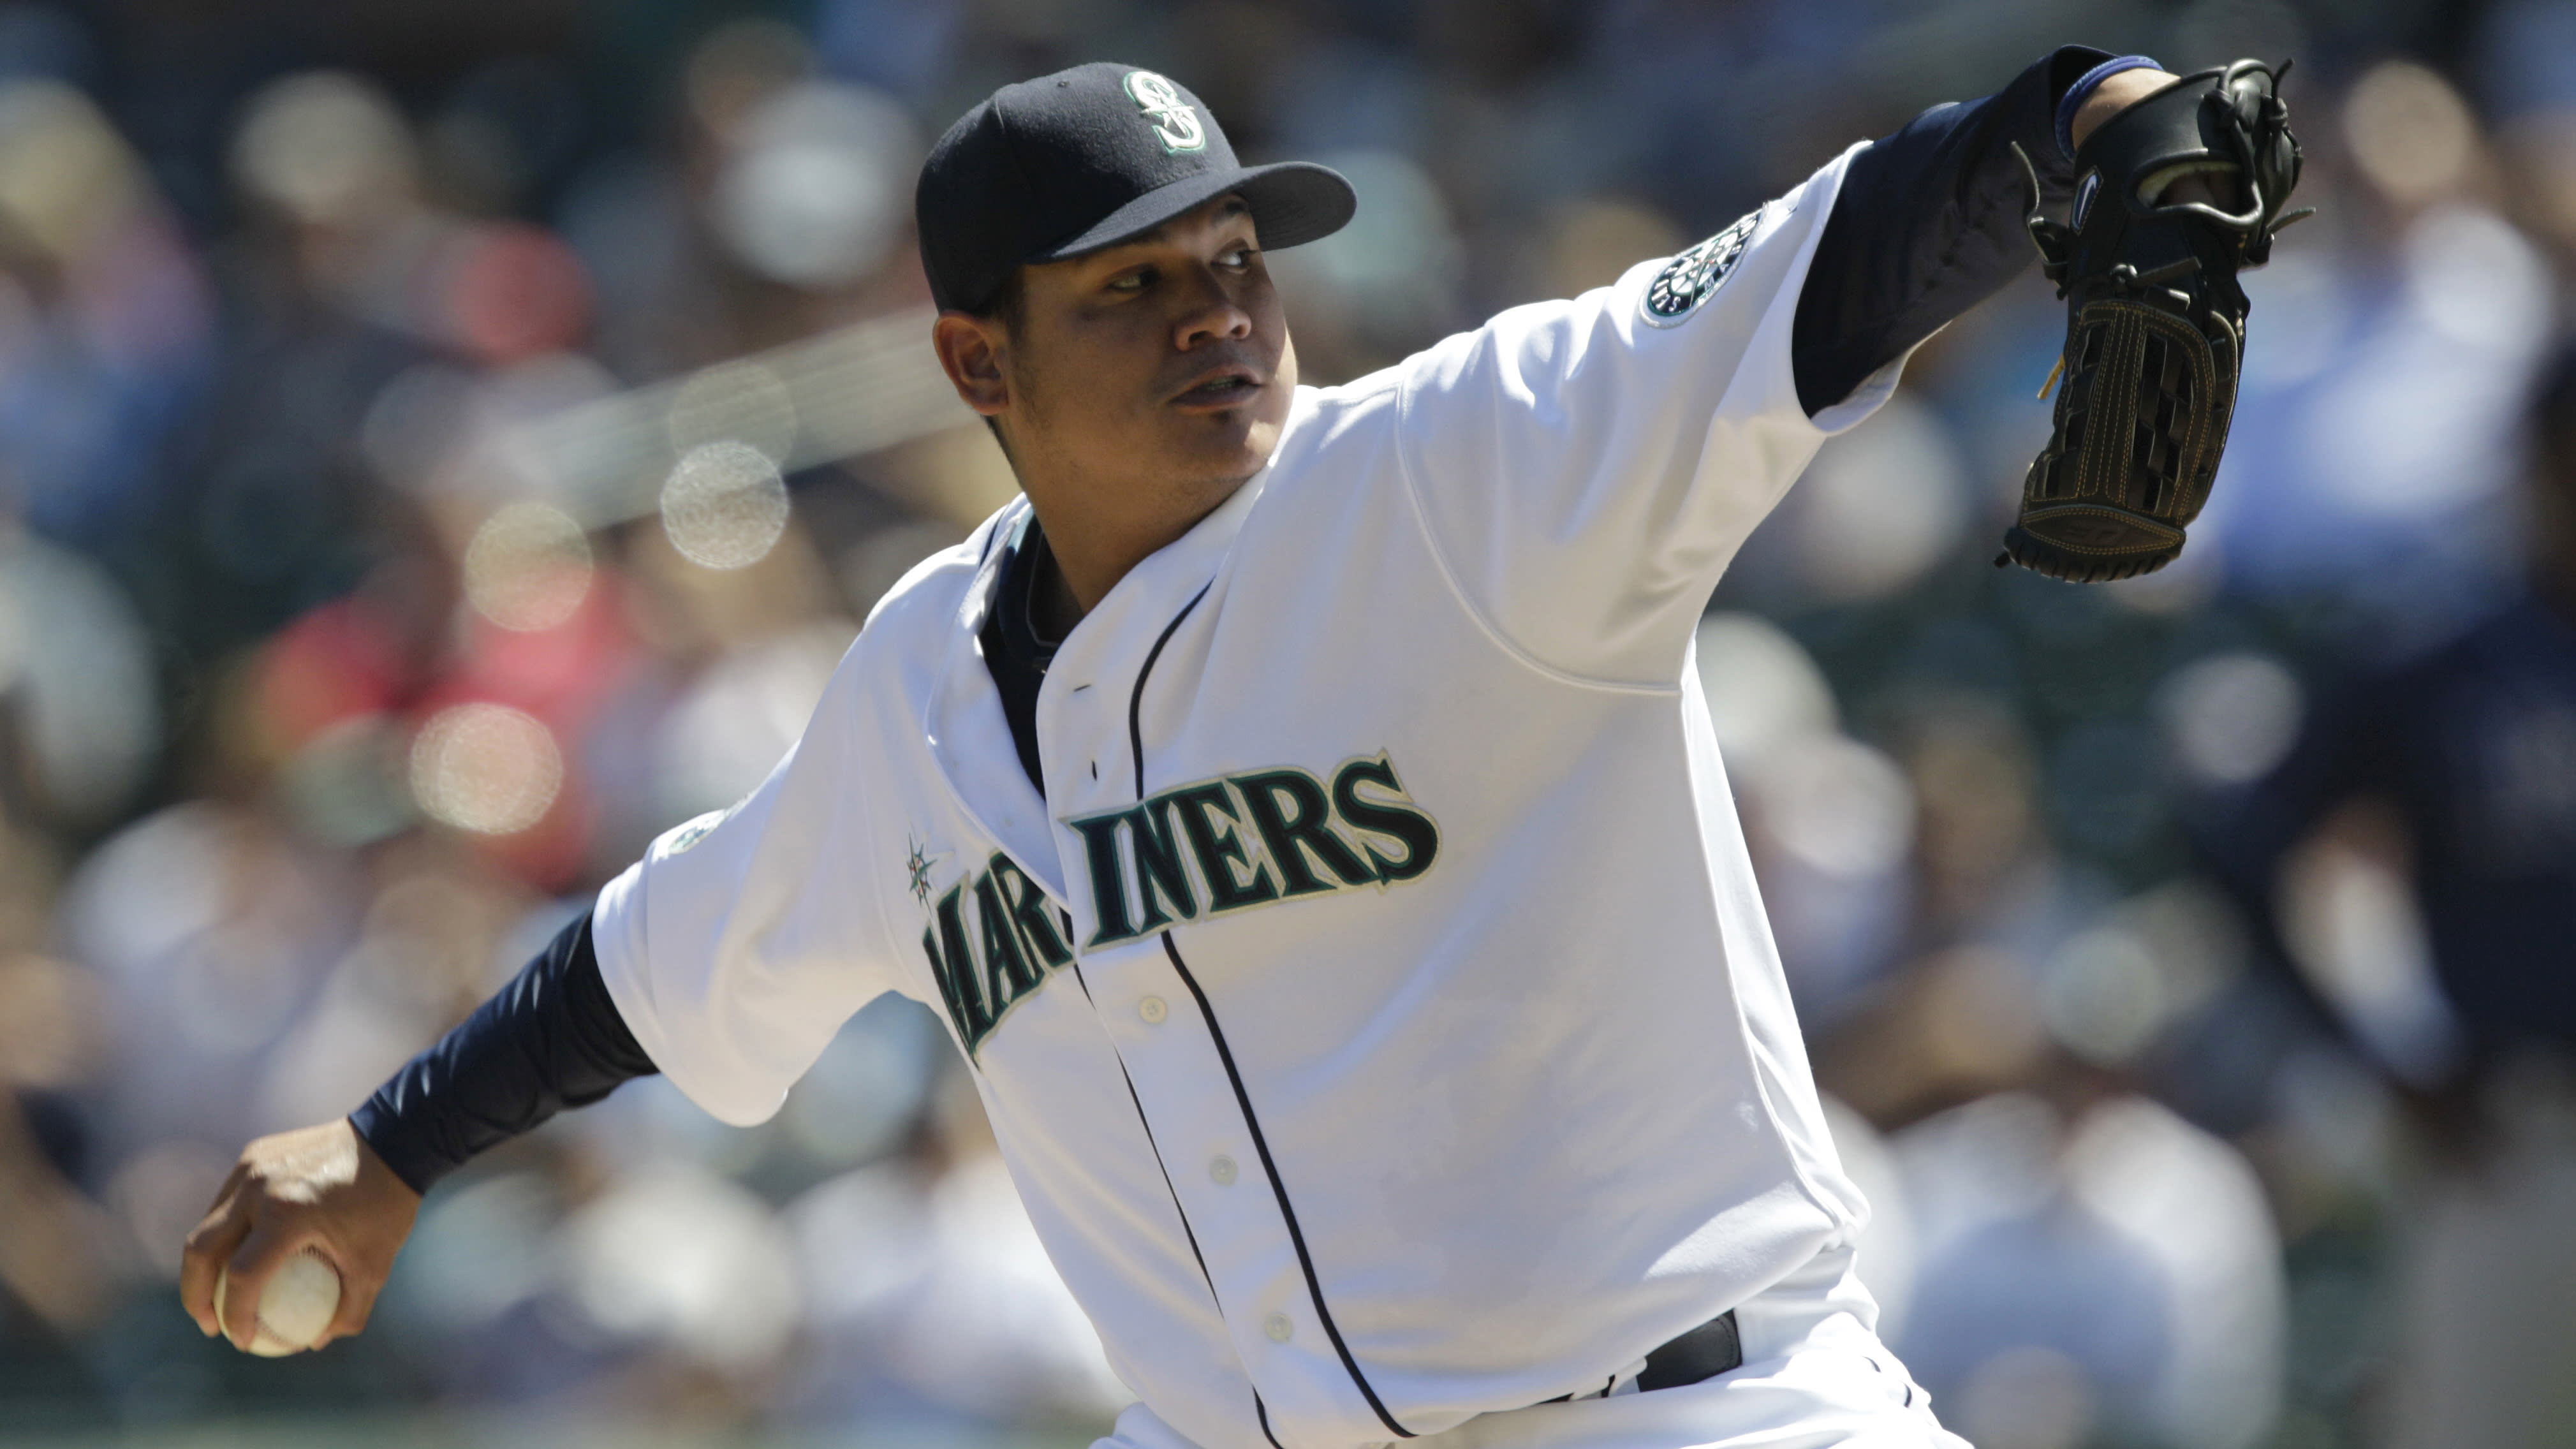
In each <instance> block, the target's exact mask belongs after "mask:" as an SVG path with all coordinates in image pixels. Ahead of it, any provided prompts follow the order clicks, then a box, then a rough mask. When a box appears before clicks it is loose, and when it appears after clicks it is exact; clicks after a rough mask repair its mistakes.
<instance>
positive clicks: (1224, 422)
mask: <svg viewBox="0 0 2576 1449" xmlns="http://www.w3.org/2000/svg"><path fill="white" fill-rule="evenodd" d="M1264 413H1265V410H1264V409H1261V408H1258V407H1255V406H1252V405H1251V404H1246V405H1244V406H1242V407H1233V408H1221V409H1189V410H1183V409H1174V411H1173V415H1172V416H1171V417H1170V418H1169V419H1168V420H1167V422H1168V424H1169V426H1167V427H1166V429H1165V430H1164V435H1165V439H1166V442H1167V444H1168V447H1169V451H1170V455H1171V456H1172V457H1173V458H1174V460H1175V461H1182V460H1186V462H1185V463H1184V470H1185V471H1187V472H1189V473H1192V474H1197V475H1200V476H1205V477H1211V478H1231V479H1242V478H1248V477H1250V476H1252V475H1253V474H1255V473H1257V472H1260V471H1261V469H1262V466H1263V465H1264V464H1266V463H1268V462H1269V461H1270V452H1271V450H1272V449H1273V448H1275V447H1277V446H1278V445H1279V420H1278V419H1277V418H1274V417H1268V416H1265V415H1264Z"/></svg>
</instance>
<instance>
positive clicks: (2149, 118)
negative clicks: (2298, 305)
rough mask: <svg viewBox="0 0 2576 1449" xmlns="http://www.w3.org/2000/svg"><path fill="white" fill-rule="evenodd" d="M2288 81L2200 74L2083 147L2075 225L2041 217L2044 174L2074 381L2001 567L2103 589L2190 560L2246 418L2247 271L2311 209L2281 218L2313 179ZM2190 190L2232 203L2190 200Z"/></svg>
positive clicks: (2234, 71) (2066, 362)
mask: <svg viewBox="0 0 2576 1449" xmlns="http://www.w3.org/2000/svg"><path fill="white" fill-rule="evenodd" d="M2288 69H2289V66H2288V63H2287V62H2284V63H2283V64H2282V66H2281V69H2280V71H2279V72H2276V71H2274V70H2273V69H2272V68H2271V67H2269V66H2266V65H2264V64H2262V63H2261V62H2259V61H2252V60H2240V61H2237V62H2236V63H2235V64H2233V65H2228V66H2222V67H2220V68H2218V69H2215V70H2205V71H2199V72H2196V73H2194V74H2192V75H2187V76H2184V77H2182V78H2181V79H2179V80H2177V81H2175V82H2174V83H2173V84H2172V85H2170V86H2167V87H2165V88H2164V89H2162V90H2160V91H2156V92H2154V93H2153V94H2150V95H2148V96H2146V97H2145V98H2143V99H2141V100H2139V101H2137V102H2135V103H2134V104H2132V105H2130V106H2129V107H2128V108H2127V109H2125V110H2122V111H2120V112H2119V113H2118V114H2116V115H2114V116H2112V117H2111V118H2110V119H2109V120H2106V121H2104V122H2103V123H2102V124H2101V126H2100V127H2099V128H2097V129H2096V130H2095V131H2094V132H2093V133H2092V134H2091V135H2090V136H2088V137H2086V138H2085V140H2084V143H2083V145H2081V146H2080V147H2078V148H2077V149H2076V152H2075V176H2076V182H2075V187H2076V190H2075V205H2074V211H2073V215H2072V218H2071V222H2072V224H2071V225H2070V224H2062V223H2059V222H2055V221H2051V220H2049V219H2048V218H2046V217H2044V216H2042V215H2040V213H2039V211H2038V209H2037V205H2038V203H2037V200H2036V197H2037V195H2038V191H2039V181H2038V177H2037V174H2036V173H2035V172H2034V173H2033V175H2032V178H2031V190H2032V195H2033V197H2034V200H2033V203H2032V208H2033V209H2032V211H2031V214H2030V217H2029V227H2030V235H2031V240H2032V241H2034V242H2036V243H2037V244H2038V246H2039V255H2040V261H2041V265H2042V269H2043V270H2044V271H2046V273H2047V274H2048V279H2049V280H2050V281H2052V282H2055V283H2057V295H2058V296H2060V297H2062V298H2064V299H2066V302H2067V324H2066V347H2065V351H2064V353H2063V354H2062V355H2061V356H2060V357H2059V360H2058V367H2059V369H2060V370H2061V372H2062V373H2063V375H2064V384H2063V390H2062V391H2061V392H2060V393H2059V394H2058V398H2057V411H2056V416H2055V426H2054V431H2053V433H2052V435H2051V436H2050V438H2049V441H2048V446H2047V448H2046V449H2044V450H2043V451H2042V452H2041V453H2040V455H2039V457H2038V459H2037V460H2036V461H2034V462H2033V463H2032V464H2031V465H2030V472H2029V474H2028V475H2027V477H2026V478H2025V479H2024V480H2023V484H2022V503H2021V516H2020V518H2019V520H2018V521H2017V522H2015V524H2014V525H2013V527H2012V529H2011V530H2010V531H2009V532H2007V533H2006V534H2005V535H2004V556H2003V557H2002V558H1998V559H1997V560H1995V562H1996V563H1997V564H2001V563H2003V562H2005V561H2006V560H2007V559H2008V560H2010V561H2011V562H2014V563H2018V564H2020V565H2022V566H2023V567H2024V568H2030V569H2036V570H2038V571H2039V572H2041V573H2044V574H2047V575H2048V576H2050V577H2051V578H2058V579H2066V580H2069V581H2071V582H2075V583H2094V582H2099V581H2102V580H2106V579H2125V578H2132V577H2135V576H2136V575H2139V574H2143V573H2151V572H2153V571H2154V570H2156V569H2159V568H2162V567H2164V566H2165V565H2166V564H2168V563H2171V562H2173V560H2174V558H2175V556H2176V555H2178V554H2180V553H2181V552H2182V545H2183V528H2184V525H2186V524H2188V523H2190V522H2191V521H2192V520H2193V519H2194V518H2196V517H2198V516H2199V514H2200V509H2201V505H2202V504H2203V503H2205V502H2207V501H2208V498H2209V485H2210V481H2211V479H2213V478H2214V477H2216V476H2217V473H2218V456H2219V452H2220V450H2221V449H2223V448H2224V447H2225V446H2226V444H2227V425H2228V421H2229V418H2230V416H2231V415H2232V414H2233V413H2234V411H2235V407H2236V378H2237V372H2238V368H2239V364H2240V363H2241V361H2242V359H2243V357H2244V348H2245V313H2246V310H2247V303H2246V300H2245V293H2244V291H2243V290H2242V289H2241V288H2239V287H2238V286H2237V282H2236V275H2237V273H2238V272H2239V271H2242V270H2244V269H2245V268H2248V267H2256V266H2260V265H2262V264H2263V263H2264V262H2266V261H2268V260H2270V259H2271V254H2272V237H2273V234H2274V233H2275V232H2277V231H2279V230H2280V229H2281V228H2282V227H2284V226H2286V225H2288V224H2289V223H2291V222H2293V221H2296V220H2298V219H2299V218H2300V217H2303V216H2305V215H2307V214H2308V213H2307V212H2306V211H2297V212H2289V213H2286V214H2285V213H2284V212H2283V210H2282V207H2283V205H2284V203H2285V202H2286V201H2287V200H2288V199H2289V195H2290V190H2291V188H2292V187H2294V186H2296V185H2297V184H2298V180H2299V145H2298V141H2297V139H2296V138H2295V137H2293V136H2292V135H2291V134H2290V125H2289V110H2288V108H2287V107H2285V106H2284V105H2282V103H2281V100H2280V97H2279V96H2278V95H2276V94H2275V93H2274V91H2275V87H2276V85H2277V84H2278V81H2279V76H2280V74H2281V73H2284V72H2286V71H2287V70H2288ZM2022 162H2023V164H2024V165H2025V166H2028V165H2029V162H2030V158H2029V157H2028V156H2027V155H2024V156H2023V157H2022ZM2193 177H2200V178H2205V179H2206V181H2207V182H2208V185H2207V186H2206V187H2205V188H2190V189H2192V190H2197V191H2201V192H2203V193H2204V194H2210V195H2215V196H2217V197H2219V198H2221V201H2220V204H2217V205H2213V204H2211V203H2209V202H2208V201H2202V200H2179V199H2176V198H2175V195H2174V191H2175V183H2177V182H2182V181H2186V180H2188V179H2189V178H2193ZM2057 375H2058V374H2055V373H2052V374H2051V376H2052V378H2054V377H2056V376H2057Z"/></svg>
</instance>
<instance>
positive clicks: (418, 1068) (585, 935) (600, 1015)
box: [349, 911, 658, 1193]
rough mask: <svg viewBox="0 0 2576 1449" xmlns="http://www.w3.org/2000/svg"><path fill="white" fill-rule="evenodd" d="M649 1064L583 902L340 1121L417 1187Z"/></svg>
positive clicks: (648, 1071) (650, 1068) (650, 1069)
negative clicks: (605, 968)
mask: <svg viewBox="0 0 2576 1449" xmlns="http://www.w3.org/2000/svg"><path fill="white" fill-rule="evenodd" d="M657 1070H658V1069H657V1068H656V1067H655V1066H654V1065H653V1059H652V1058H651V1057H649V1056H647V1055H645V1053H644V1049H643V1048H642V1047H641V1046H638V1045H637V1044H636V1041H635V1035H634V1033H633V1032H631V1031H629V1030H628V1029H627V1026H626V1022H625V1020H624V1019H623V1018H622V1017H620V1016H619V1015H618V1013H617V1004H616V1003H615V1002H614V1001H612V1000H611V999H610V998H609V995H608V987H607V985H606V983H604V982H603V981H601V980H600V975H599V958H598V957H597V956H596V955H594V954H593V953H592V951H591V944H590V914H589V913H588V912H586V911H585V912H583V913H582V917H581V919H580V920H577V921H575V922H573V923H572V924H571V925H569V926H566V927H565V928H564V929H563V930H562V932H560V933H559V934H557V935H556V937H555V938H554V940H553V941H551V942H549V943H547V946H546V949H545V950H543V951H542V952H539V953H538V955H537V958H536V959H535V960H533V961H531V962H529V963H528V966H527V969H526V970H524V971H521V972H520V973H519V974H518V976H517V977H516V978H515V979H513V980H512V981H511V982H510V984H509V985H507V986H505V987H503V988H501V990H500V992H499V993H498V994H496V995H494V996H493V997H492V999H491V1000H489V1001H486V1002H484V1003H483V1004H482V1005H481V1006H479V1007H477V1008H475V1011H474V1014H473V1015H472V1016H470V1017H467V1018H466V1019H465V1021H464V1023H463V1024H462V1025H460V1026H458V1027H457V1028H456V1029H455V1030H454V1031H451V1032H449V1033H448V1034H447V1035H446V1036H445V1037H443V1038H441V1039H440V1040H439V1042H438V1044H437V1045H435V1046H433V1047H431V1048H429V1049H428V1050H427V1051H424V1052H422V1053H421V1054H420V1055H419V1056H416V1057H414V1058H412V1059H411V1061H410V1062H409V1063H408V1064H407V1065H405V1066H404V1067H403V1069H402V1070H401V1071H399V1072H396V1073H394V1075H393V1077H392V1079H391V1080H389V1081H387V1082H386V1083H385V1084H384V1085H383V1086H381V1087H379V1088H377V1089H376V1094H375V1095H374V1096H373V1097H370V1098H368V1099H367V1104H366V1105H365V1106H363V1107H360V1108H359V1109H358V1110H357V1111H355V1112H353V1113H351V1114H350V1116H349V1122H350V1125H351V1126H353V1127H355V1128H356V1129H357V1132H358V1135H359V1136H360V1137H363V1138H365V1139H366V1141H367V1145H368V1146H370V1147H373V1148H374V1149H375V1150H376V1155H377V1156H378V1157H381V1158H383V1159H384V1161H385V1165H386V1166H387V1167H390V1168H392V1169H393V1172H394V1175H395V1176H396V1177H399V1178H401V1179H402V1180H403V1181H404V1182H405V1183H406V1184H408V1185H409V1186H410V1187H411V1189H412V1190H413V1191H415V1192H420V1193H426V1192H428V1191H429V1189H430V1188H431V1187H432V1186H434V1185H436V1183H437V1182H438V1180H439V1179H440V1178H443V1177H445V1176H447V1174H449V1173H451V1172H454V1171H455V1170H456V1169H457V1168H459V1167H462V1166H464V1165H465V1163H466V1161H467V1159H469V1158H471V1157H473V1156H474V1155H475V1154H476V1153H478V1152H481V1151H483V1150H484V1149H486V1148H488V1147H492V1146H494V1145H496V1144H498V1143H500V1142H501V1141H503V1140H504V1139H507V1138H510V1137H515V1136H517V1135H519V1134H520V1133H522V1132H526V1131H528V1130H529V1129H531V1128H533V1127H535V1126H537V1125H538V1124H539V1123H541V1122H544V1121H545V1120H546V1119H547V1118H549V1117H552V1116H553V1115H555V1113H557V1112H559V1111H562V1110H563V1109H564V1108H566V1107H582V1106H587V1105H589V1104H590V1103H592V1102H596V1101H598V1100H599V1099H600V1098H602V1097H605V1096H607V1095H608V1094H609V1093H610V1092H612V1091H615V1090H616V1089H617V1086H618V1084H619V1083H621V1082H625V1081H628V1080H630V1079H632V1078H635V1077H649V1076H653V1075H655V1074H656V1072H657Z"/></svg>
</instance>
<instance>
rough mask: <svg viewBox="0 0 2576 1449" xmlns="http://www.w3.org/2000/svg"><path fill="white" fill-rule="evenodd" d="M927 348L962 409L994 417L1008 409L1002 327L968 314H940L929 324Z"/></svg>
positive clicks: (1008, 391)
mask: <svg viewBox="0 0 2576 1449" xmlns="http://www.w3.org/2000/svg"><path fill="white" fill-rule="evenodd" d="M930 345H931V348H932V350H934V351H936V352H937V353H938V354H939V366H940V368H941V370H943V371H945V372H946V373H947V374H948V382H949V385H950V386H952V387H954V388H956V389H957V396H958V398H959V400H960V401H962V402H964V403H965V404H966V406H968V407H970V408H973V409H974V410H975V411H977V412H979V413H982V414H983V415H984V416H986V417H988V418H989V417H996V416H998V415H1000V414H1001V413H1002V411H1003V410H1004V409H1006V408H1008V407H1009V406H1010V403H1011V384H1010V378H1009V369H1007V368H1006V367H1005V366H1004V365H1003V355H1002V350H1003V348H1005V347H1006V346H1008V345H1009V342H1008V338H1007V335H1006V334H1005V332H1004V330H1003V327H1002V324H1001V323H1000V322H999V321H998V320H996V319H993V318H987V317H978V316H975V315H974V314H973V313H970V312H942V313H940V314H939V319H938V320H937V321H935V322H933V323H931V324H930Z"/></svg>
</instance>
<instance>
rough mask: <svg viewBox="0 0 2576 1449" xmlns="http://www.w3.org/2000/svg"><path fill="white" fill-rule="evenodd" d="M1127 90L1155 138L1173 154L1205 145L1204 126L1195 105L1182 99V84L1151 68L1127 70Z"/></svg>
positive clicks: (1202, 149)
mask: <svg viewBox="0 0 2576 1449" xmlns="http://www.w3.org/2000/svg"><path fill="white" fill-rule="evenodd" d="M1126 86H1127V94H1128V96H1129V97H1130V98H1131V99H1133V100H1134V101H1135V102H1136V108H1137V109H1138V110H1140V111H1143V112H1144V113H1145V116H1146V118H1147V119H1148V120H1151V121H1152V122H1153V123H1154V138H1155V139H1156V140H1158V141H1161V142H1162V143H1163V149H1164V150H1166V151H1170V152H1172V153H1174V154H1175V155H1177V154H1179V153H1181V152H1183V151H1204V150H1206V149H1207V127H1206V126H1204V125H1201V124H1200V123H1199V113H1198V108H1197V107H1195V106H1193V105H1191V104H1190V103H1189V102H1188V101H1185V100H1183V99H1181V88H1180V87H1179V86H1176V85H1174V84H1172V83H1171V82H1170V81H1169V80H1166V79H1165V78H1163V77H1162V76H1158V75H1156V74H1154V73H1153V72H1152V71H1150V70H1131V71H1129V72H1127V80H1126Z"/></svg>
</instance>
